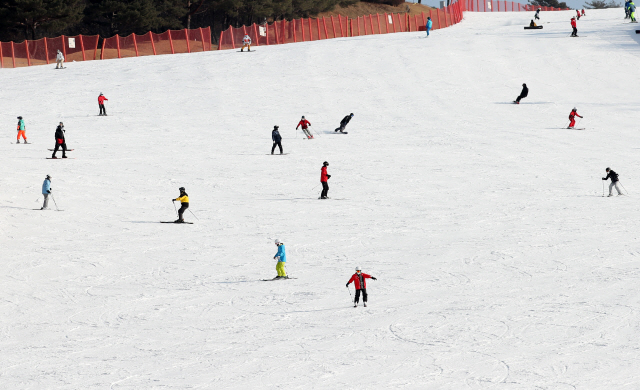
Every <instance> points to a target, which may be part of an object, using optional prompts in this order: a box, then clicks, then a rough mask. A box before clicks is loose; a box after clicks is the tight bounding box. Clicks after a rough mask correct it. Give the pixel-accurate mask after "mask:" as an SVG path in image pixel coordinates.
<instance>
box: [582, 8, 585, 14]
mask: <svg viewBox="0 0 640 390" xmlns="http://www.w3.org/2000/svg"><path fill="white" fill-rule="evenodd" d="M582 16H585V13H584V8H583V9H582Z"/></svg>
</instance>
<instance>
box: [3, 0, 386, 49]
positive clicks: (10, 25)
mask: <svg viewBox="0 0 640 390" xmlns="http://www.w3.org/2000/svg"><path fill="white" fill-rule="evenodd" d="M356 2H357V0H0V40H2V41H22V40H24V39H40V38H43V37H48V38H51V37H56V36H59V35H63V34H64V35H77V34H84V35H100V36H101V37H103V38H107V37H111V36H113V35H116V34H119V35H120V36H126V35H129V34H131V33H136V34H145V33H147V32H148V31H153V32H155V33H161V32H164V31H166V30H167V29H184V28H198V27H211V28H212V31H213V34H212V35H213V40H214V42H215V41H216V38H217V36H219V32H220V31H222V30H224V29H226V28H228V27H229V25H232V26H234V27H240V26H242V25H249V24H252V23H265V22H267V21H269V22H271V21H274V20H282V19H287V20H291V19H295V18H300V17H305V18H307V17H311V16H314V15H317V14H318V13H320V12H325V11H330V10H332V9H333V7H335V6H336V5H337V4H339V5H341V6H348V5H350V4H354V3H356ZM372 2H386V1H381V0H373V1H372Z"/></svg>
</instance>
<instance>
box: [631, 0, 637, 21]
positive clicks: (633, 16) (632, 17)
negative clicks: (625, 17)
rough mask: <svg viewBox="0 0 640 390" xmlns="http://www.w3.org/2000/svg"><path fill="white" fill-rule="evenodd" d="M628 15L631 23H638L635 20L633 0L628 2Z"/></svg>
mask: <svg viewBox="0 0 640 390" xmlns="http://www.w3.org/2000/svg"><path fill="white" fill-rule="evenodd" d="M629 17H630V18H631V23H638V21H637V20H636V4H635V3H634V2H633V0H631V1H630V2H629Z"/></svg>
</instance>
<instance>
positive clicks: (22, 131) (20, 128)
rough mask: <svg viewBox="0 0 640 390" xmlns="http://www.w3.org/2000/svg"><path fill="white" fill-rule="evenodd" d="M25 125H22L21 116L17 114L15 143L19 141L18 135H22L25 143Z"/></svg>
mask: <svg viewBox="0 0 640 390" xmlns="http://www.w3.org/2000/svg"><path fill="white" fill-rule="evenodd" d="M25 131H26V129H25V126H24V121H23V120H22V117H21V116H19V117H18V140H17V141H16V143H17V144H19V143H20V137H22V138H23V139H24V143H25V144H27V143H28V142H27V136H26V135H25Z"/></svg>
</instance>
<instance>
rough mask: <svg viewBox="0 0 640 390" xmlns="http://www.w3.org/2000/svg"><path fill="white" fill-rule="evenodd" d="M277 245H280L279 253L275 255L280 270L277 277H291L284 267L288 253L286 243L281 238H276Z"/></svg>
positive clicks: (277, 268)
mask: <svg viewBox="0 0 640 390" xmlns="http://www.w3.org/2000/svg"><path fill="white" fill-rule="evenodd" d="M276 246H277V247H278V253H276V255H275V256H273V258H274V259H277V260H278V263H276V271H277V272H278V276H276V277H275V278H276V279H289V277H288V276H287V271H286V270H285V269H284V266H285V265H286V264H285V263H286V262H287V255H286V253H285V251H284V244H283V243H281V242H280V240H276Z"/></svg>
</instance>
